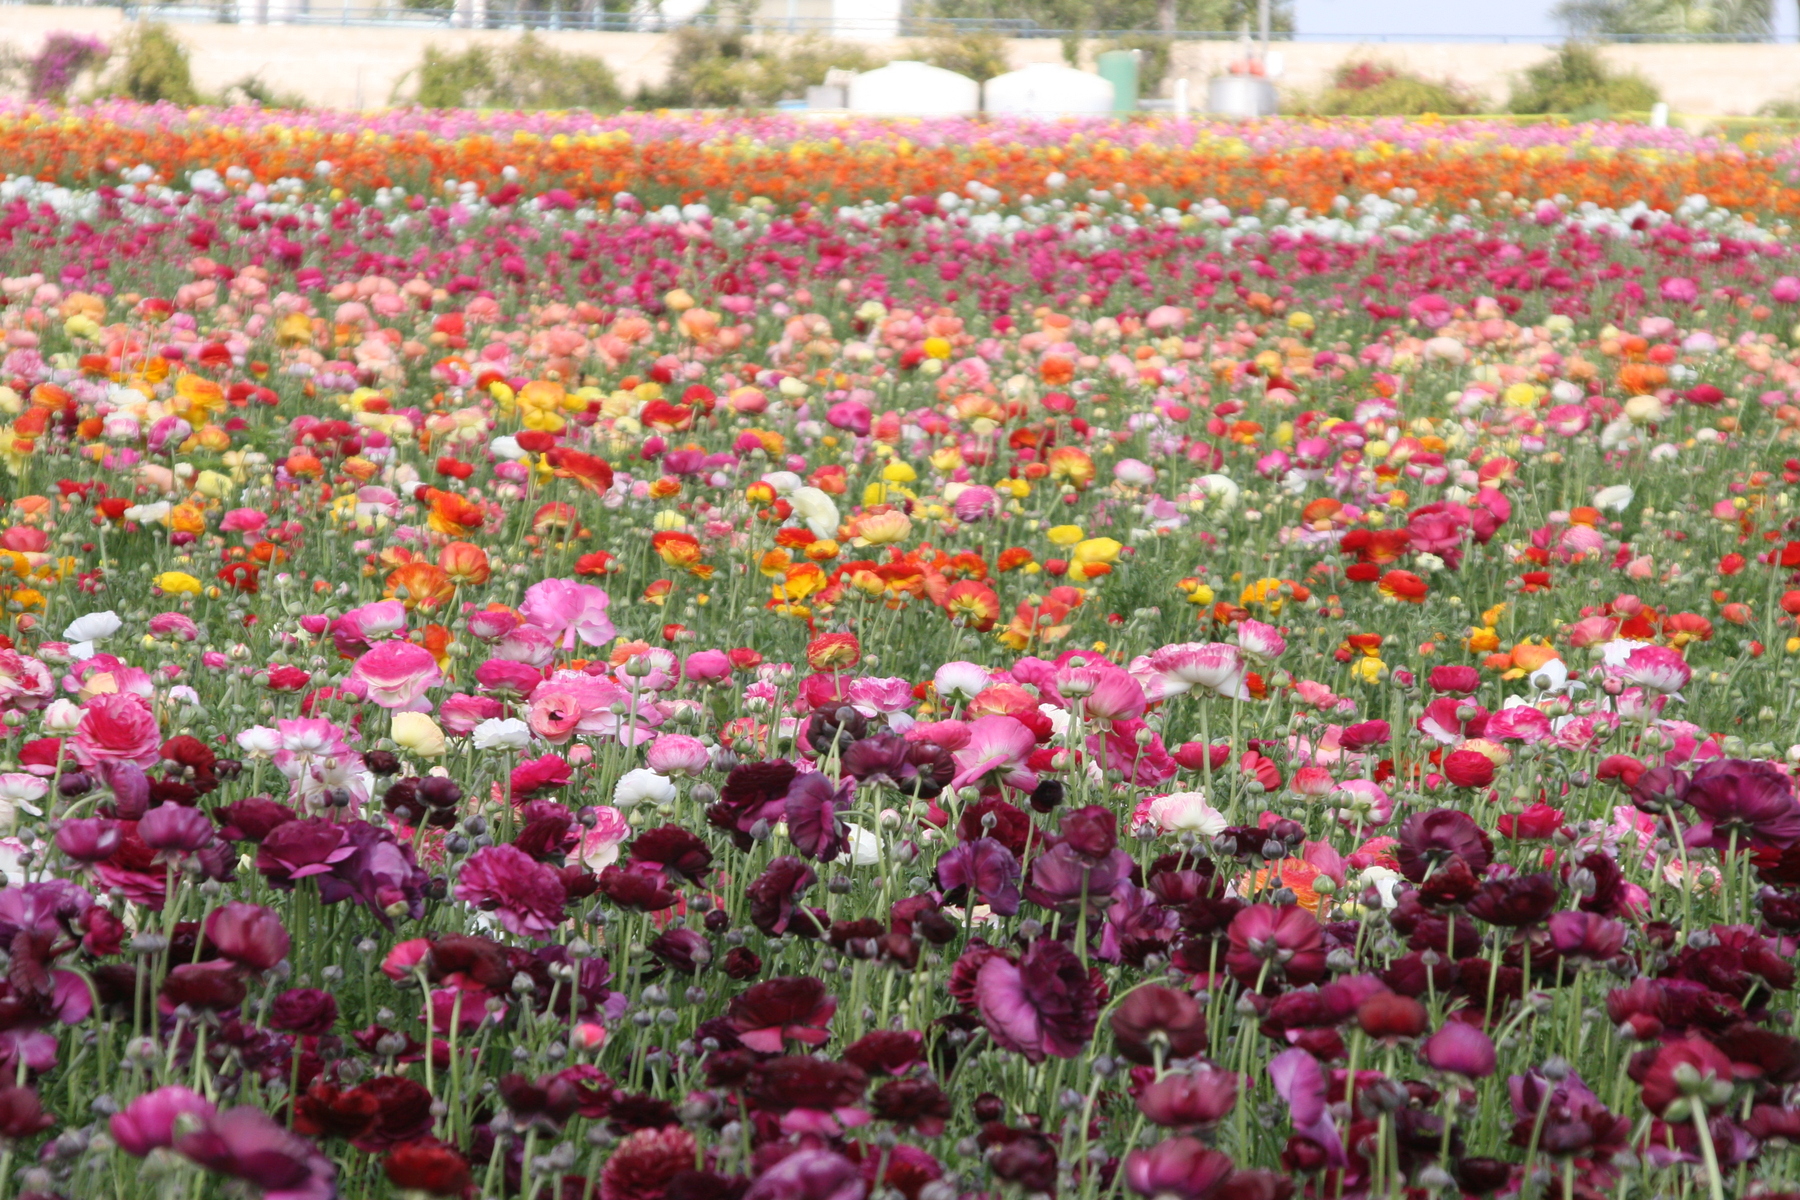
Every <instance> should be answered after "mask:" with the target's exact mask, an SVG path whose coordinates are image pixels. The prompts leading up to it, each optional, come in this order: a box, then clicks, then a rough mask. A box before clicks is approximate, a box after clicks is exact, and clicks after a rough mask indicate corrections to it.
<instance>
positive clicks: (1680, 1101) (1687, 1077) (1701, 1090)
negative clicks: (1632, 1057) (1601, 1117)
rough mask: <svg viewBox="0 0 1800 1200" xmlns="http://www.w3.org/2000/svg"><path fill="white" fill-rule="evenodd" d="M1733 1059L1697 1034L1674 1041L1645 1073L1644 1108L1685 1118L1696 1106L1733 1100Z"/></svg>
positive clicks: (1673, 1118)
mask: <svg viewBox="0 0 1800 1200" xmlns="http://www.w3.org/2000/svg"><path fill="white" fill-rule="evenodd" d="M1733 1079H1734V1076H1733V1073H1732V1066H1731V1060H1730V1059H1729V1058H1727V1057H1725V1055H1724V1054H1723V1053H1722V1052H1721V1051H1720V1050H1719V1049H1718V1047H1716V1046H1714V1045H1713V1044H1712V1043H1711V1042H1708V1041H1704V1040H1702V1039H1700V1038H1697V1037H1690V1038H1687V1039H1686V1040H1684V1041H1679V1042H1670V1043H1669V1044H1668V1045H1666V1046H1664V1047H1663V1048H1662V1049H1660V1050H1658V1051H1657V1052H1656V1058H1655V1060H1654V1061H1652V1062H1651V1064H1650V1069H1649V1070H1648V1071H1647V1072H1646V1073H1645V1074H1644V1107H1645V1108H1647V1109H1649V1110H1650V1111H1651V1112H1653V1113H1655V1114H1656V1115H1657V1116H1659V1117H1665V1118H1667V1119H1668V1120H1670V1121H1685V1120H1687V1119H1688V1118H1689V1117H1690V1116H1691V1114H1692V1113H1693V1111H1694V1108H1695V1106H1699V1107H1700V1108H1701V1109H1702V1110H1705V1109H1709V1108H1719V1107H1720V1106H1722V1105H1724V1104H1725V1103H1726V1102H1727V1101H1728V1100H1730V1099H1731V1090H1732V1083H1733Z"/></svg>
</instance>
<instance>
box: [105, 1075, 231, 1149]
mask: <svg viewBox="0 0 1800 1200" xmlns="http://www.w3.org/2000/svg"><path fill="white" fill-rule="evenodd" d="M217 1111H218V1110H217V1109H216V1108H214V1107H213V1104H212V1102H211V1101H210V1100H207V1099H206V1098H205V1097H204V1096H201V1095H200V1094H199V1093H198V1092H194V1091H190V1090H189V1089H187V1088H184V1087H181V1086H179V1085H171V1086H169V1087H161V1088H157V1089H156V1090H155V1091H153V1092H145V1093H144V1094H143V1095H141V1096H139V1097H138V1098H137V1099H136V1100H133V1101H132V1102H131V1103H130V1104H128V1105H126V1106H125V1110H124V1111H123V1112H117V1113H114V1114H113V1116H112V1120H111V1122H110V1127H111V1130H112V1136H113V1141H115V1142H117V1143H118V1144H119V1149H121V1150H123V1151H125V1153H127V1154H130V1155H132V1156H134V1157H136V1158H143V1157H144V1156H145V1155H146V1154H149V1153H150V1152H151V1151H152V1150H157V1149H160V1148H162V1147H164V1146H173V1145H174V1144H175V1121H176V1119H177V1118H179V1117H182V1116H194V1117H199V1118H201V1119H203V1120H204V1119H205V1118H207V1117H210V1116H212V1115H213V1114H214V1113H215V1112H217Z"/></svg>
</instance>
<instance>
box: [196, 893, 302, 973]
mask: <svg viewBox="0 0 1800 1200" xmlns="http://www.w3.org/2000/svg"><path fill="white" fill-rule="evenodd" d="M206 940H207V941H208V942H210V943H211V944H212V946H213V948H214V949H216V950H217V951H218V952H219V953H220V954H223V955H224V956H225V957H226V958H229V959H230V960H231V961H232V962H235V963H237V964H238V965H239V966H241V967H243V968H245V969H246V970H250V971H267V970H270V969H271V968H273V967H274V966H275V965H276V964H277V963H279V962H281V960H282V959H284V958H286V957H287V956H288V949H289V947H290V945H291V944H292V942H291V939H290V938H289V937H288V931H287V929H286V928H285V927H284V926H283V925H282V923H281V918H280V917H278V916H276V915H275V910H274V909H272V908H265V907H263V906H262V905H260V904H245V903H243V902H242V901H240V900H233V901H231V902H229V903H227V904H225V905H223V906H221V907H219V908H215V909H213V910H212V912H210V913H208V914H207V915H206Z"/></svg>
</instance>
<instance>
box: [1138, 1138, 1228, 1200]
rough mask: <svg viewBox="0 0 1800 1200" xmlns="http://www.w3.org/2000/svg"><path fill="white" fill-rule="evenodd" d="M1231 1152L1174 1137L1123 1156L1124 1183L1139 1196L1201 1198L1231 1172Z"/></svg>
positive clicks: (1192, 1140) (1199, 1199) (1194, 1140)
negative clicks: (1227, 1152)
mask: <svg viewBox="0 0 1800 1200" xmlns="http://www.w3.org/2000/svg"><path fill="white" fill-rule="evenodd" d="M1231 1171H1232V1162H1231V1156H1230V1155H1229V1154H1226V1153H1224V1152H1223V1151H1220V1150H1212V1149H1209V1148H1208V1147H1207V1145H1206V1143H1204V1142H1201V1141H1198V1140H1196V1139H1194V1138H1190V1137H1175V1138H1169V1139H1167V1140H1165V1141H1162V1142H1159V1143H1157V1144H1156V1145H1155V1146H1152V1147H1151V1148H1150V1149H1148V1150H1133V1151H1132V1152H1131V1153H1130V1154H1127V1155H1126V1156H1125V1183H1126V1185H1127V1186H1128V1187H1130V1188H1131V1190H1132V1191H1134V1192H1136V1193H1137V1194H1138V1195H1140V1196H1151V1197H1162V1196H1170V1197H1175V1198H1176V1200H1205V1198H1206V1197H1207V1196H1209V1195H1211V1194H1212V1193H1213V1191H1214V1189H1216V1188H1217V1187H1218V1186H1219V1185H1220V1184H1221V1183H1223V1182H1224V1181H1225V1179H1226V1177H1227V1176H1229V1175H1230V1174H1231Z"/></svg>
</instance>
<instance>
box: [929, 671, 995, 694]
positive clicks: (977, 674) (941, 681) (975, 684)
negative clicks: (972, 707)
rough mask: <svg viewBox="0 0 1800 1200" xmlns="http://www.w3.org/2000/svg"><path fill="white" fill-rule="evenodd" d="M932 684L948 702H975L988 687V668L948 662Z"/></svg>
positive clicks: (933, 677) (934, 676)
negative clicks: (976, 697)
mask: <svg viewBox="0 0 1800 1200" xmlns="http://www.w3.org/2000/svg"><path fill="white" fill-rule="evenodd" d="M931 682H932V686H934V687H936V688H937V693H938V695H939V696H942V697H943V698H944V699H946V700H973V699H974V698H975V696H976V695H977V694H978V693H979V692H980V691H981V689H983V688H985V687H986V686H987V685H988V673H987V668H986V667H980V666H976V665H975V664H974V663H972V662H947V663H945V664H944V665H943V666H941V667H939V668H938V669H937V674H935V675H933V676H932V677H931Z"/></svg>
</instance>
